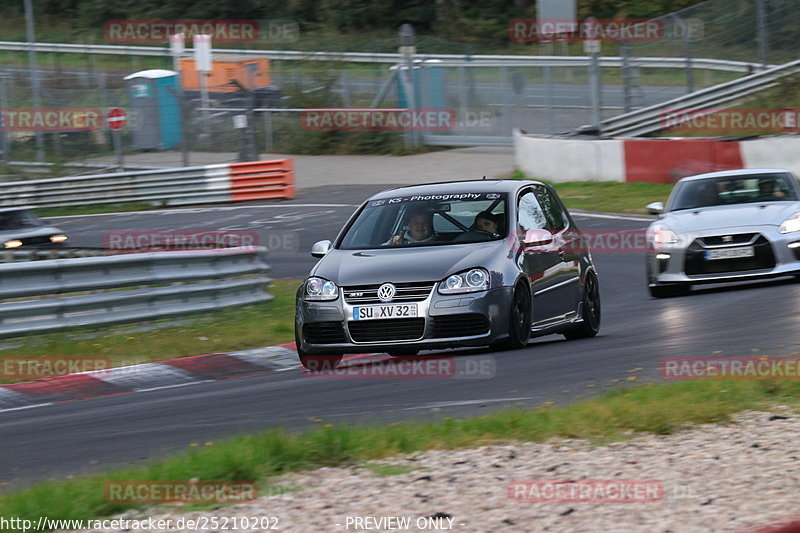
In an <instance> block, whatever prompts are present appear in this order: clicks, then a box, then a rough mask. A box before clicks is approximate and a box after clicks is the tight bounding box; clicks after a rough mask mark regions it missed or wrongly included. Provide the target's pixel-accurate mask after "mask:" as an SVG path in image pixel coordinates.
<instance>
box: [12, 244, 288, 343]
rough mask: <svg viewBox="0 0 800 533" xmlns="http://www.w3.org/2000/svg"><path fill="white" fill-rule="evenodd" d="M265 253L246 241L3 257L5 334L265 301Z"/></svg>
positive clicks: (29, 332)
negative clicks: (19, 259)
mask: <svg viewBox="0 0 800 533" xmlns="http://www.w3.org/2000/svg"><path fill="white" fill-rule="evenodd" d="M265 255H266V249H264V248H258V247H243V248H226V249H217V250H208V251H205V250H204V251H200V250H195V251H189V252H160V253H146V254H122V255H114V256H105V257H86V258H73V259H49V260H42V261H34V262H24V263H5V264H0V301H2V303H0V338H5V337H17V336H22V335H33V334H37V333H49V332H54V331H61V330H68V329H73V328H78V327H86V326H99V325H108V324H122V323H130V322H138V321H142V320H153V319H158V318H166V317H174V316H185V315H190V314H196V313H201V312H204V311H211V310H215V309H220V308H223V307H229V306H235V305H245V304H250V303H257V302H266V301H269V300H271V299H272V298H273V296H272V295H271V294H269V293H268V292H267V291H266V288H267V284H268V283H269V282H270V279H269V278H268V277H267V273H268V272H269V266H268V265H267V264H266V260H265ZM87 292H88V294H87ZM37 297H40V298H37Z"/></svg>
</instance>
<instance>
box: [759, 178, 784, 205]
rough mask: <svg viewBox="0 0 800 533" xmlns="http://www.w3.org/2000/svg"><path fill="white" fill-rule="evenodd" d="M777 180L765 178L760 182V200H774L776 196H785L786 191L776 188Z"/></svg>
mask: <svg viewBox="0 0 800 533" xmlns="http://www.w3.org/2000/svg"><path fill="white" fill-rule="evenodd" d="M777 184H778V183H777V182H776V181H775V180H774V179H765V180H760V181H759V182H758V199H759V200H774V199H775V198H783V197H784V196H786V193H785V192H783V191H781V190H776V186H777Z"/></svg>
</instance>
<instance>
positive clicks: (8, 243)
mask: <svg viewBox="0 0 800 533" xmlns="http://www.w3.org/2000/svg"><path fill="white" fill-rule="evenodd" d="M4 246H5V247H6V248H19V247H20V246H22V241H20V240H17V239H13V240H10V241H6V242H5V243H4Z"/></svg>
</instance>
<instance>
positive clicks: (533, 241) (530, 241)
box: [522, 229, 553, 248]
mask: <svg viewBox="0 0 800 533" xmlns="http://www.w3.org/2000/svg"><path fill="white" fill-rule="evenodd" d="M552 242H553V234H552V233H550V232H549V231H547V230H546V229H529V230H527V231H526V232H525V240H524V241H523V242H522V244H524V245H525V247H526V248H528V247H531V246H545V245H547V244H551V243H552Z"/></svg>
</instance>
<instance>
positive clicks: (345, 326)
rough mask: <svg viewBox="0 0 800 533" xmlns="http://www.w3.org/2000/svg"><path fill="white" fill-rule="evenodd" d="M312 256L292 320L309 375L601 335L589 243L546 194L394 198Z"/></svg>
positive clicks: (509, 189)
mask: <svg viewBox="0 0 800 533" xmlns="http://www.w3.org/2000/svg"><path fill="white" fill-rule="evenodd" d="M311 253H312V255H313V256H315V257H320V258H321V259H320V261H319V262H318V263H317V265H316V266H315V267H314V268H313V269H312V271H311V273H310V275H309V277H308V278H307V279H306V280H305V281H304V282H303V284H302V285H301V286H300V288H299V289H298V292H297V312H296V318H295V340H296V343H297V351H298V354H299V356H300V361H301V363H302V364H303V365H304V366H305V367H306V368H313V369H320V368H335V367H336V365H338V364H339V362H340V360H341V358H342V355H343V354H345V353H363V352H387V353H389V354H390V355H405V356H408V355H416V354H417V353H418V352H419V351H420V350H423V349H437V348H447V347H457V346H488V345H490V346H505V347H511V348H520V347H523V346H525V345H526V344H527V343H528V340H529V339H530V338H531V336H538V335H544V334H549V333H560V334H563V335H565V336H566V337H567V338H580V337H591V336H594V335H596V334H597V332H598V329H599V327H600V293H599V286H598V281H597V273H596V270H595V267H594V264H593V263H592V258H591V255H590V253H589V250H588V249H587V247H586V245H585V239H584V238H583V235H582V234H581V233H580V230H578V228H577V227H576V225H575V222H574V221H573V220H572V218H571V217H570V215H569V213H568V212H567V210H566V209H565V208H564V206H563V204H562V203H561V200H560V199H559V198H558V196H557V195H556V193H555V191H554V190H553V189H552V188H550V187H549V186H547V185H545V184H542V183H538V182H534V181H518V180H491V181H486V180H484V181H463V182H452V183H441V184H432V185H421V186H413V187H403V188H398V189H392V190H388V191H385V192H382V193H380V194H377V195H375V196H373V197H371V198H369V199H368V200H367V201H365V202H364V203H363V204H362V205H361V206H360V207H359V209H358V210H357V211H356V212H355V213H354V214H353V216H352V217H351V218H350V220H349V221H348V222H347V224H346V225H345V226H344V228H343V229H342V230H341V231H340V233H339V235H338V237H336V239H335V241H333V242H331V241H320V242H318V243H316V244H315V245H314V246H313V248H312V252H311Z"/></svg>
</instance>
